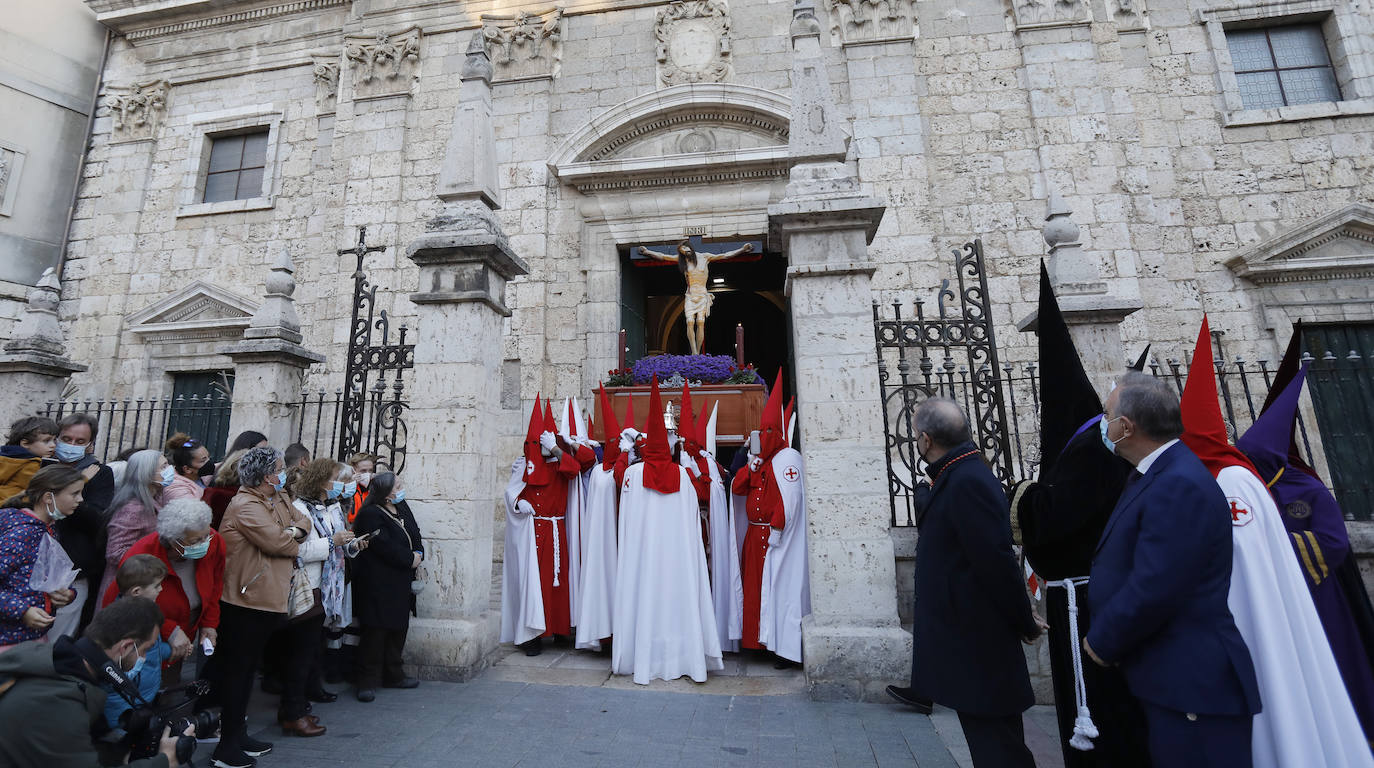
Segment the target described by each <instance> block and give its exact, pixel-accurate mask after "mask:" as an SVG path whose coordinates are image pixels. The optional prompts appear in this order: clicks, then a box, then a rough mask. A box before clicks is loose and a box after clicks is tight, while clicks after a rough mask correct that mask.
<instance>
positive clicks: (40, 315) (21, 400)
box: [0, 269, 86, 426]
mask: <svg viewBox="0 0 1374 768" xmlns="http://www.w3.org/2000/svg"><path fill="white" fill-rule="evenodd" d="M60 296H61V286H60V284H59V283H58V281H57V275H56V273H55V272H53V270H52V269H48V270H46V271H44V272H43V275H42V277H40V278H39V279H38V284H37V285H35V286H34V287H33V289H32V290H30V291H29V296H28V300H29V301H28V306H27V307H25V309H24V314H23V315H22V316H21V317H20V318H19V322H18V323H17V324H16V325H15V326H14V332H13V334H12V336H11V338H10V340H9V341H8V342H6V343H5V352H4V354H2V355H0V386H3V391H4V392H6V393H8V395H9V396H8V397H5V398H3V400H2V401H0V426H9V424H10V423H12V422H13V421H14V420H15V419H18V418H20V417H23V416H33V415H35V414H36V413H38V411H39V410H40V409H42V408H43V407H44V406H46V405H47V404H48V403H49V402H51V401H54V400H58V399H60V398H61V397H62V389H63V388H64V387H65V386H66V385H67V379H69V378H70V377H71V375H72V374H73V373H78V372H80V371H84V370H86V366H84V365H81V364H80V363H74V362H72V361H71V360H68V359H67V356H66V355H67V348H66V346H65V345H64V344H63V343H62V329H61V328H60V327H59V326H58V324H57V303H58V300H59V298H60Z"/></svg>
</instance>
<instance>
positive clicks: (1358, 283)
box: [59, 0, 1374, 696]
mask: <svg viewBox="0 0 1374 768" xmlns="http://www.w3.org/2000/svg"><path fill="white" fill-rule="evenodd" d="M86 2H87V5H89V6H90V7H91V8H92V9H94V10H95V11H96V12H97V14H98V18H99V19H100V21H102V22H103V23H104V24H105V25H107V26H108V27H110V28H111V29H112V30H113V31H114V33H115V34H114V37H113V40H112V43H111V46H110V49H109V53H108V58H107V61H106V65H105V72H104V80H103V88H102V92H101V93H102V96H101V101H100V106H99V109H98V112H97V117H96V120H95V123H94V131H93V136H92V139H91V145H90V150H89V155H88V157H87V159H86V172H85V176H86V178H85V181H84V183H83V184H82V186H81V187H80V190H79V192H78V204H77V207H76V213H75V217H74V220H73V222H72V226H71V235H70V240H69V242H68V245H67V251H66V261H65V265H64V268H63V271H62V274H61V305H60V310H59V315H60V318H61V321H62V331H63V334H64V335H65V338H66V342H67V351H68V354H69V355H70V357H71V358H72V359H74V360H78V361H80V362H82V363H84V364H85V365H87V366H89V369H88V370H86V371H84V372H80V373H77V374H76V375H75V376H74V377H73V379H72V380H73V382H74V384H75V385H76V387H77V388H78V391H79V392H81V393H83V395H84V396H90V397H102V396H117V397H124V396H157V397H161V396H164V395H166V394H168V393H169V392H170V391H171V387H172V385H173V381H174V380H175V378H176V376H178V375H181V374H187V373H194V372H203V371H219V370H237V371H238V373H239V377H238V381H239V384H238V385H237V386H238V387H239V388H240V389H242V388H244V387H245V386H246V384H245V382H247V381H248V379H249V378H251V376H246V375H245V373H249V370H248V369H249V368H252V367H253V366H257V367H256V368H252V370H253V371H259V372H261V370H266V371H267V372H266V373H261V375H258V374H252V375H255V376H257V378H256V379H254V382H255V383H254V384H253V386H258V387H259V388H260V389H263V390H264V391H270V393H272V394H274V395H276V396H277V399H278V401H279V402H280V401H281V400H282V399H283V398H284V397H285V396H286V395H288V394H289V393H290V391H291V390H292V388H293V387H294V388H296V389H299V388H300V387H301V386H305V387H308V388H315V387H325V388H330V389H332V388H334V387H336V386H339V385H340V383H341V380H342V374H343V371H344V366H345V359H344V358H345V356H346V355H345V353H346V350H347V343H348V335H349V325H350V318H351V313H352V290H353V284H352V280H351V278H350V275H351V273H352V271H353V268H354V263H353V257H352V256H348V255H342V256H341V255H339V253H338V252H339V251H340V250H341V249H346V248H349V247H351V246H352V245H353V244H354V243H356V242H357V237H358V228H359V227H366V228H367V243H368V244H369V245H378V246H383V247H384V250H381V251H378V252H376V253H374V254H371V255H369V256H368V257H367V269H368V274H369V278H370V279H371V280H372V282H373V283H374V284H375V285H377V286H379V287H380V289H379V293H378V297H377V304H378V306H379V307H381V308H384V309H386V310H387V311H388V313H389V316H390V317H391V319H392V323H393V324H398V323H407V324H408V325H409V327H410V328H411V329H413V332H414V333H415V334H416V336H415V340H416V349H415V355H416V370H415V375H414V379H413V384H412V385H411V386H412V398H413V402H412V405H413V412H412V416H411V435H412V444H411V445H410V451H411V452H410V454H409V456H410V458H409V461H410V465H409V466H410V467H411V469H408V474H410V475H411V476H412V477H413V478H414V479H413V480H412V488H413V489H414V490H413V491H412V493H411V496H412V498H416V499H417V500H418V503H417V504H416V508H417V512H418V513H419V514H420V515H421V516H422V518H423V519H422V524H423V525H425V526H426V529H427V531H431V530H432V531H434V537H433V538H434V539H435V540H436V541H438V542H441V545H440V546H439V547H438V548H437V553H438V559H437V562H436V563H435V566H434V567H433V568H432V569H431V578H432V579H434V580H435V581H436V582H437V588H435V589H430V590H428V591H426V592H425V593H424V595H423V596H422V598H421V600H422V617H425V618H424V619H423V620H422V621H421V622H420V625H419V626H418V628H417V629H416V630H415V631H414V632H413V634H412V637H413V638H414V641H413V642H414V646H415V649H416V650H415V653H416V654H417V661H419V662H420V663H421V664H423V665H425V666H427V667H429V668H431V669H434V670H448V671H449V673H451V674H456V675H459V676H461V675H463V674H466V673H468V672H470V671H472V670H473V669H476V668H480V666H481V664H482V659H483V658H484V657H485V654H486V653H487V652H488V651H490V649H491V648H492V647H493V646H494V644H495V624H494V618H493V617H492V615H491V612H490V609H489V597H490V583H489V573H488V571H487V570H485V568H486V567H488V566H489V564H490V561H491V546H492V538H493V536H494V535H496V534H495V531H494V529H493V523H492V519H493V511H494V509H495V500H496V499H497V498H498V494H499V489H500V486H501V485H503V484H504V482H505V477H504V473H505V472H506V471H507V469H508V466H509V465H508V463H507V462H508V461H509V459H510V458H513V457H514V456H515V455H516V453H517V451H518V445H519V435H520V432H521V428H522V425H523V421H522V414H523V413H527V412H528V407H529V403H530V402H532V401H533V398H534V396H535V394H536V393H542V394H544V395H545V396H550V395H552V396H553V397H555V398H557V399H561V398H562V397H564V396H568V395H579V396H581V397H583V398H586V397H587V395H588V394H589V393H590V392H591V391H592V390H593V388H594V387H595V386H596V383H597V382H598V381H599V380H600V379H601V378H602V377H603V376H604V375H605V373H606V371H607V370H608V369H611V368H614V367H616V365H617V353H616V352H617V350H616V348H617V346H618V341H617V332H618V331H619V330H620V329H621V328H622V327H624V325H625V323H626V318H627V315H626V313H625V311H624V304H625V299H624V294H625V291H626V290H627V289H626V286H627V284H628V281H629V280H630V274H629V273H630V272H632V271H633V270H632V269H631V268H630V267H629V266H628V265H629V260H628V253H629V249H630V248H633V247H635V246H638V245H640V244H651V245H652V244H662V243H672V242H675V241H677V240H678V239H681V238H683V237H685V236H687V235H696V236H699V237H702V238H704V239H705V240H706V241H707V242H711V241H714V242H725V241H731V240H734V241H740V240H745V241H748V240H763V241H764V242H765V243H766V248H765V250H766V251H767V252H768V253H769V254H771V255H772V256H773V257H775V258H780V259H782V260H783V261H785V263H786V277H785V281H784V282H783V284H782V285H779V286H777V288H778V290H779V291H780V293H778V294H777V296H778V297H779V298H778V301H779V302H780V306H782V307H783V308H784V310H785V312H786V328H787V329H788V331H787V333H788V336H787V337H786V338H784V339H782V343H784V344H786V345H787V346H788V348H789V349H790V360H789V361H788V363H787V368H788V370H789V381H791V382H793V384H792V385H791V386H790V389H791V390H792V391H795V393H796V394H797V399H798V408H799V414H800V419H799V421H800V432H801V440H802V445H803V446H804V451H803V453H804V456H805V458H806V461H807V468H806V475H807V477H806V483H807V491H808V497H809V501H810V504H811V506H812V512H811V518H812V523H811V534H812V537H811V562H812V584H813V606H814V608H815V611H816V613H815V615H814V616H813V617H812V619H811V620H810V623H809V627H808V629H807V634H806V643H807V665H806V666H807V672H808V678H809V680H810V681H811V684H812V688H813V691H814V692H815V693H816V695H819V696H827V695H849V696H861V695H869V694H872V693H873V692H874V691H879V690H881V686H882V685H883V684H885V683H886V682H890V681H893V680H901V679H903V678H904V675H905V672H906V669H907V665H908V664H909V659H910V652H911V651H910V637H909V635H907V634H906V633H904V632H903V631H902V630H901V627H900V619H899V608H898V599H897V589H896V587H895V586H894V585H896V584H897V583H898V581H899V580H898V578H897V576H896V566H895V564H894V563H895V558H894V552H895V551H897V550H901V549H902V547H903V545H902V543H901V540H900V537H898V543H897V545H896V550H894V543H893V541H894V539H893V537H892V536H890V535H889V530H888V519H887V514H886V507H887V491H886V480H885V477H884V475H883V468H882V465H883V454H882V447H881V445H880V443H881V435H882V425H881V420H880V416H879V412H878V410H877V396H876V394H875V389H876V386H875V385H876V373H875V371H874V361H873V359H872V357H873V352H872V350H873V346H872V344H873V335H872V334H873V329H872V308H871V305H872V302H873V301H879V302H884V303H887V302H891V301H908V302H909V301H910V300H911V299H912V298H913V297H915V296H917V295H920V296H921V297H923V298H931V297H933V294H932V293H931V292H932V291H933V290H934V289H935V288H936V287H938V285H939V283H940V280H941V279H942V278H944V277H950V276H951V275H949V274H948V270H949V263H948V259H947V257H946V256H944V255H943V254H947V253H948V252H949V250H950V249H951V248H953V247H956V246H958V245H960V244H962V243H964V242H965V241H968V240H971V239H973V238H975V237H977V238H981V239H982V242H983V246H984V249H985V252H986V254H987V264H988V267H987V268H988V282H989V292H990V294H991V296H990V298H991V305H992V314H993V321H994V324H995V326H996V329H997V333H998V335H999V344H1000V345H1001V347H1002V352H1003V357H1004V359H1005V360H1008V361H1012V362H1023V361H1026V360H1030V359H1033V357H1034V354H1035V352H1034V344H1035V341H1034V336H1033V334H1030V333H1025V332H1022V331H1021V330H1019V329H1018V325H1020V326H1025V325H1026V322H1025V321H1026V319H1027V317H1028V316H1030V315H1031V314H1032V313H1033V311H1034V308H1035V302H1036V298H1037V295H1038V289H1037V279H1038V273H1037V270H1038V263H1039V260H1040V259H1042V258H1047V257H1048V258H1050V267H1051V271H1052V276H1053V278H1054V280H1055V282H1056V285H1057V287H1058V289H1059V290H1060V292H1061V295H1063V297H1064V299H1063V301H1064V305H1065V308H1066V311H1067V312H1068V313H1069V314H1070V315H1071V317H1074V318H1076V323H1077V324H1076V326H1075V332H1076V333H1081V336H1080V339H1081V340H1082V341H1083V342H1084V346H1085V352H1084V355H1085V357H1086V358H1088V360H1089V366H1090V368H1092V369H1093V370H1092V372H1093V374H1094V375H1095V376H1097V377H1098V378H1099V380H1101V381H1104V382H1105V378H1106V376H1107V375H1108V374H1109V373H1110V372H1111V371H1112V370H1115V369H1117V368H1119V367H1120V366H1121V361H1123V360H1124V359H1125V358H1126V355H1127V353H1128V352H1130V353H1134V352H1136V351H1138V350H1139V348H1140V347H1142V346H1143V345H1144V343H1146V342H1150V343H1153V344H1154V345H1156V349H1157V350H1159V354H1160V356H1161V358H1162V357H1163V356H1164V355H1165V354H1170V355H1178V356H1181V355H1182V353H1183V352H1184V351H1185V350H1187V349H1190V348H1191V344H1192V339H1193V337H1194V335H1195V334H1196V329H1197V326H1198V323H1199V321H1200V320H1201V316H1202V313H1203V312H1204V311H1205V312H1207V313H1209V316H1210V318H1211V323H1212V327H1213V328H1216V329H1221V330H1224V331H1225V339H1226V350H1227V354H1228V355H1244V356H1247V357H1249V358H1250V359H1254V358H1257V357H1262V358H1268V359H1273V358H1274V357H1275V356H1276V354H1277V353H1278V351H1279V345H1281V344H1282V343H1284V342H1285V341H1286V340H1287V335H1288V328H1289V323H1290V321H1292V320H1294V319H1298V318H1302V319H1305V320H1309V321H1317V322H1323V323H1332V324H1346V325H1351V326H1360V325H1361V324H1367V323H1370V322H1374V208H1371V207H1370V206H1371V205H1374V44H1371V40H1374V16H1372V15H1371V12H1370V10H1369V8H1368V7H1366V6H1364V5H1362V4H1357V3H1352V2H1349V0H1277V1H1273V2H1249V1H1238V0H1211V2H1204V1H1202V0H1191V1H1190V0H1105V2H1104V0H1046V1H1045V2H1041V1H1040V0H960V1H959V2H955V0H816V2H815V4H814V6H813V4H812V1H811V0H796V2H794V3H788V2H778V1H776V0H775V1H773V2H767V1H766V0H674V1H673V2H630V1H626V0H567V2H562V3H541V4H519V3H513V4H510V3H502V2H453V1H452V0H442V1H435V0H370V1H369V2H363V1H362V0H292V1H291V2H283V0H236V1H234V2H219V3H190V4H185V3H181V4H166V3H152V2H146V3H145V2H141V1H140V0H86ZM1266 52H1267V54H1266ZM1261 54H1265V55H1268V56H1269V58H1268V59H1267V62H1268V64H1267V65H1266V64H1265V60H1263V56H1262V55H1261ZM1266 66H1267V68H1266ZM1047 218H1049V219H1053V220H1054V221H1055V222H1057V223H1056V224H1055V225H1054V226H1052V227H1049V228H1048V229H1047V227H1046V221H1047ZM1047 241H1049V242H1050V244H1051V245H1052V246H1053V247H1054V253H1053V254H1051V252H1050V251H1049V250H1047V246H1046V242H1047ZM288 262H289V263H288ZM274 265H275V266H276V267H277V272H276V273H275V274H276V276H275V277H273V276H272V274H273V273H272V270H273V268H274ZM290 269H294V275H291V277H292V279H291V280H284V279H283V278H282V276H283V275H288V274H290V273H289V271H288V270H290ZM274 281H275V283H276V284H277V285H276V287H274ZM264 286H265V288H264ZM264 292H266V294H267V297H266V298H263V297H264ZM293 292H294V293H293ZM292 299H294V307H292V306H291V300H292ZM264 307H267V309H266V310H265V309H264ZM272 312H279V313H280V314H281V315H282V316H285V315H289V314H290V313H291V312H294V313H296V314H297V315H298V316H299V321H300V322H299V333H298V334H294V335H293V332H290V331H288V332H286V333H284V334H282V333H277V334H275V335H274V334H273V333H270V332H267V331H264V330H263V327H265V326H264V324H263V323H262V322H260V320H261V319H262V318H263V316H264V315H266V314H271V313H272ZM286 325H287V326H289V325H290V323H287V324H286ZM654 347H655V345H654V344H652V343H650V344H648V345H647V347H646V348H649V349H652V348H654ZM708 351H713V352H727V353H728V352H729V350H728V349H713V350H708ZM1369 351H1374V350H1369ZM282 361H286V363H285V367H284V368H282V367H281V365H280V364H282ZM272 364H278V367H277V368H276V369H272V368H270V366H271V365H272ZM264 366H267V368H264ZM260 369H261V370H260ZM293 377H294V378H293ZM253 397H254V396H253V395H251V394H247V393H246V390H245V394H244V395H243V397H242V398H241V397H240V392H239V390H236V394H235V416H234V421H235V422H236V427H237V426H244V427H248V426H255V428H261V427H262V425H261V424H257V425H254V424H251V423H250V422H251V421H252V420H253V419H254V418H256V419H260V420H272V419H279V418H282V417H283V413H282V412H281V410H280V409H278V410H275V411H274V410H273V409H272V408H269V407H266V406H264V407H263V408H260V409H258V410H253V409H252V407H251V404H250V406H249V407H246V408H245V409H244V410H243V411H242V413H241V412H240V408H239V403H240V400H241V399H242V400H243V401H244V402H246V403H247V402H250V401H252V399H253ZM257 397H258V399H259V400H260V401H262V402H263V403H265V402H266V401H267V399H270V398H266V397H265V396H263V395H261V394H259V395H258V396H257ZM556 401H557V400H556ZM522 406H523V408H524V410H523V411H522Z"/></svg>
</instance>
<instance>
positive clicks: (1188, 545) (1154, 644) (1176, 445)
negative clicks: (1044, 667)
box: [1083, 373, 1260, 768]
mask: <svg viewBox="0 0 1374 768" xmlns="http://www.w3.org/2000/svg"><path fill="white" fill-rule="evenodd" d="M1100 430H1101V439H1102V441H1103V443H1104V444H1106V445H1107V446H1108V448H1109V449H1110V450H1112V451H1114V452H1115V453H1117V454H1119V455H1120V456H1121V457H1122V458H1124V459H1126V461H1128V462H1130V463H1131V464H1132V465H1134V466H1135V468H1136V471H1135V473H1133V474H1132V476H1131V480H1128V481H1127V484H1126V488H1125V490H1124V491H1122V493H1121V499H1120V500H1119V501H1118V502H1117V505H1116V509H1115V510H1114V511H1113V512H1112V516H1111V519H1109V520H1108V521H1107V527H1106V529H1105V530H1104V531H1103V532H1102V539H1101V540H1100V541H1099V542H1098V545H1097V553H1096V554H1095V555H1094V557H1093V565H1092V574H1091V576H1090V577H1089V581H1088V595H1089V598H1088V599H1089V605H1090V607H1091V609H1092V615H1093V625H1092V628H1091V629H1090V630H1089V631H1088V636H1087V637H1085V638H1084V639H1083V649H1084V650H1085V651H1086V652H1087V654H1088V655H1089V656H1090V657H1091V658H1092V660H1093V661H1095V662H1097V663H1098V664H1101V665H1103V666H1106V665H1108V664H1119V665H1120V666H1121V671H1122V672H1123V673H1124V674H1125V676H1126V685H1127V686H1128V687H1129V688H1130V689H1131V693H1133V694H1135V696H1136V698H1138V699H1139V700H1140V702H1141V706H1142V707H1143V708H1144V710H1145V720H1146V724H1147V729H1148V731H1149V737H1148V738H1149V743H1150V758H1151V760H1152V762H1153V763H1154V765H1156V766H1160V767H1161V768H1163V767H1165V766H1167V768H1193V767H1197V768H1203V767H1208V768H1210V767H1211V766H1227V768H1230V767H1232V766H1235V767H1237V768H1240V767H1242V766H1249V765H1250V764H1251V748H1250V743H1251V725H1252V721H1253V719H1254V715H1255V713H1256V712H1259V709H1260V700H1259V687H1258V685H1257V683H1256V681H1255V669H1254V665H1253V663H1252V662H1251V659H1250V652H1249V650H1248V649H1247V648H1246V647H1245V641H1244V640H1243V639H1242V638H1241V635H1240V631H1239V630H1238V629H1237V628H1236V622H1235V619H1234V618H1233V617H1232V615H1231V610H1230V608H1228V607H1227V603H1226V598H1227V595H1228V594H1229V592H1230V589H1231V560H1232V541H1231V515H1230V513H1229V505H1228V504H1227V501H1226V496H1225V495H1224V494H1222V492H1221V488H1220V487H1219V486H1218V485H1217V483H1216V480H1214V479H1213V478H1212V473H1211V472H1210V471H1208V469H1207V468H1206V467H1205V466H1203V464H1202V462H1201V461H1199V460H1198V458H1197V456H1196V455H1194V454H1193V452H1192V451H1190V450H1188V447H1187V446H1186V445H1184V444H1182V443H1180V442H1179V441H1178V437H1179V435H1180V434H1182V432H1183V419H1182V416H1181V414H1180V411H1179V403H1178V396H1177V395H1175V394H1174V392H1173V391H1172V390H1171V389H1170V388H1169V386H1168V385H1167V384H1165V383H1163V382H1162V381H1159V380H1158V379H1155V378H1154V377H1153V376H1147V375H1145V374H1140V373H1130V374H1127V375H1126V376H1125V377H1123V378H1122V380H1121V382H1120V383H1119V385H1118V386H1117V388H1116V389H1115V390H1113V392H1112V394H1111V396H1110V397H1108V398H1107V405H1106V413H1105V415H1104V416H1103V420H1102V426H1101V428H1100Z"/></svg>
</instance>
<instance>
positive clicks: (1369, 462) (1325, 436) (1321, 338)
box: [1303, 323, 1374, 520]
mask: <svg viewBox="0 0 1374 768" xmlns="http://www.w3.org/2000/svg"><path fill="white" fill-rule="evenodd" d="M1303 346H1304V348H1305V350H1306V352H1307V353H1308V354H1310V355H1311V356H1312V357H1313V358H1316V359H1315V360H1313V362H1312V367H1311V369H1310V370H1309V371H1308V374H1307V386H1308V388H1309V390H1310V391H1311V394H1312V404H1313V405H1314V406H1315V407H1316V410H1317V427H1318V429H1320V430H1321V436H1322V446H1323V447H1324V448H1325V449H1326V463H1327V466H1328V467H1329V468H1330V470H1331V485H1332V486H1333V488H1332V490H1333V491H1334V492H1335V494H1336V500H1337V501H1339V502H1340V505H1341V510H1342V511H1344V512H1345V515H1346V517H1347V518H1351V519H1354V520H1369V519H1370V518H1371V514H1372V513H1374V363H1372V362H1371V356H1374V323H1352V324H1346V325H1311V326H1308V325H1304V326H1303Z"/></svg>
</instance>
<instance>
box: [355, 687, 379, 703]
mask: <svg viewBox="0 0 1374 768" xmlns="http://www.w3.org/2000/svg"><path fill="white" fill-rule="evenodd" d="M376 700H377V692H376V691H374V690H372V689H371V688H359V689H358V701H361V702H362V703H364V704H367V703H369V702H372V701H376Z"/></svg>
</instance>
